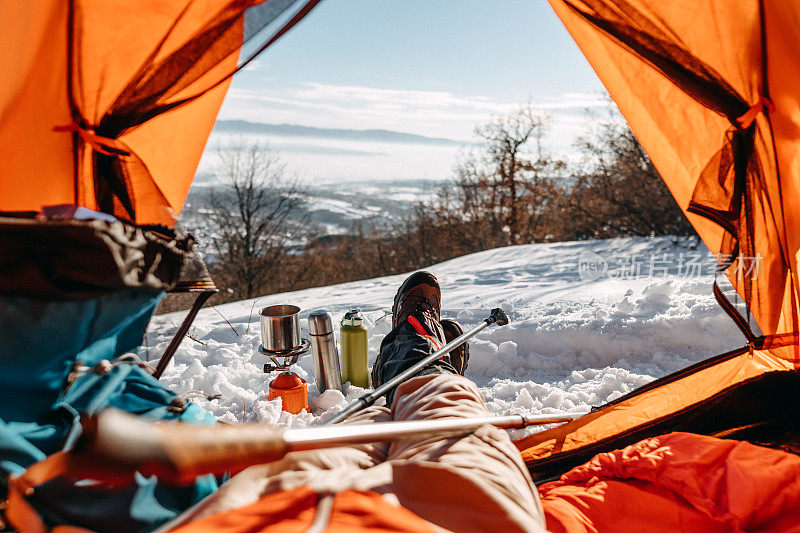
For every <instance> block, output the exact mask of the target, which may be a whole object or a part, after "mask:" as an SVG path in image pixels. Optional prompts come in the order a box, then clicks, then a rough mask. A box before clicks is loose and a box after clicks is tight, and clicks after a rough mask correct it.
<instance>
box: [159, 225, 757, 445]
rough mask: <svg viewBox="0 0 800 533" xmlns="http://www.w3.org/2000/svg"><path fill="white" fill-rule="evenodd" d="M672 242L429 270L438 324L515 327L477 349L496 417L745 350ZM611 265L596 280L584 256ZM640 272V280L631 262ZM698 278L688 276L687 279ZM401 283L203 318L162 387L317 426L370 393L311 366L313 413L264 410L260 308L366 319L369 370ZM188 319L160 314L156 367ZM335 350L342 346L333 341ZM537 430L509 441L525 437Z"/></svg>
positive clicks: (475, 362) (545, 408) (297, 295)
mask: <svg viewBox="0 0 800 533" xmlns="http://www.w3.org/2000/svg"><path fill="white" fill-rule="evenodd" d="M676 241H677V239H676V238H672V237H660V238H628V239H610V240H605V241H582V242H567V243H555V244H531V245H521V246H512V247H506V248H499V249H495V250H488V251H484V252H479V253H476V254H472V255H469V256H464V257H459V258H456V259H452V260H450V261H446V262H444V263H441V264H438V265H434V266H432V267H430V268H429V269H428V270H430V271H431V272H433V273H434V274H435V275H436V276H437V277H438V278H439V281H440V283H441V286H442V300H443V301H442V316H443V317H449V318H455V319H457V320H458V321H459V322H460V323H461V324H462V325H463V326H464V328H465V329H469V328H472V327H475V326H476V325H478V324H479V323H480V321H481V320H483V319H484V318H485V317H486V316H488V314H489V311H490V310H491V309H492V308H494V307H501V308H502V309H503V310H504V311H505V312H506V313H507V314H508V315H509V318H510V320H511V323H510V324H509V325H508V326H505V327H490V328H487V329H486V330H484V331H483V332H481V333H480V334H478V335H477V336H476V337H475V338H474V339H473V340H472V341H471V342H470V361H469V367H468V369H467V374H466V375H467V377H469V378H470V379H472V380H473V381H475V383H476V384H477V385H478V386H479V387H480V389H481V392H482V393H483V395H484V397H485V399H486V401H487V405H488V407H489V410H490V411H491V412H492V413H494V414H497V415H504V414H512V413H520V414H551V413H559V412H565V411H573V410H585V409H589V408H590V407H592V406H598V405H601V404H603V403H605V402H608V401H610V400H613V399H615V398H618V397H619V396H621V395H623V394H626V393H628V392H630V391H632V390H633V389H635V388H637V387H639V386H641V385H644V384H646V383H647V382H649V381H651V380H652V379H655V378H657V377H661V376H664V375H666V374H669V373H671V372H674V371H676V370H679V369H681V368H683V367H686V366H688V365H690V364H692V363H695V362H697V361H700V360H703V359H705V358H707V357H710V356H712V355H715V354H717V353H721V352H723V351H726V350H729V349H732V348H735V347H738V346H741V345H742V344H743V343H744V339H743V337H742V336H741V334H740V333H739V331H738V329H737V328H736V326H735V325H734V324H733V322H732V321H731V320H730V319H729V318H728V317H727V316H726V315H725V313H724V312H723V311H722V309H721V308H720V307H719V306H718V305H717V303H716V301H715V300H714V297H713V295H712V292H711V284H712V282H713V265H714V259H713V257H711V256H710V255H709V254H708V251H707V250H706V249H705V248H702V245H700V247H698V248H697V249H692V248H691V247H689V246H687V243H685V242H683V243H678V242H676ZM587 256H591V257H593V258H595V257H599V258H600V260H602V261H605V262H606V263H607V264H606V270H605V273H604V274H603V275H602V276H600V277H598V278H596V279H593V276H587V275H584V274H585V272H583V271H581V265H580V261H581V258H582V257H584V258H585V257H587ZM637 264H638V270H637V268H635V267H636V265H637ZM689 267H691V268H689ZM405 277H406V274H403V275H397V276H388V277H383V278H376V279H370V280H364V281H358V282H352V283H344V284H340V285H333V286H329V287H318V288H313V289H306V290H302V291H296V292H290V293H283V294H274V295H269V296H264V297H261V298H256V299H254V300H246V301H240V302H234V303H229V304H225V305H221V306H218V307H216V308H215V309H204V310H203V311H201V312H200V314H199V315H198V317H197V320H196V321H195V323H194V325H193V327H192V328H191V330H190V332H189V335H190V337H188V338H186V339H185V340H184V341H183V343H182V344H181V347H180V348H179V349H178V351H177V353H176V354H175V358H174V359H173V362H172V363H171V364H170V366H169V367H168V368H167V370H166V372H165V373H164V375H163V377H162V378H161V379H162V382H164V383H165V384H166V385H167V386H168V387H170V388H171V389H173V390H175V391H176V392H179V393H185V392H189V391H201V392H202V393H205V394H207V395H219V398H218V399H213V400H206V399H203V398H201V399H199V400H197V401H198V403H199V404H200V405H201V406H203V407H204V408H206V409H208V410H209V411H211V412H212V413H213V414H214V415H215V416H217V417H218V418H219V419H220V420H222V421H225V422H238V421H260V422H267V423H271V424H277V425H281V426H287V427H304V426H308V425H311V424H314V423H315V422H316V421H317V420H318V419H319V418H320V417H324V416H326V415H329V414H332V413H334V412H336V411H337V410H339V409H342V408H343V407H344V406H345V405H346V404H347V403H348V402H349V401H352V400H354V399H355V398H357V397H358V396H359V395H360V394H362V393H363V392H364V391H363V389H360V388H358V387H354V386H350V384H345V386H344V393H340V392H338V391H327V392H326V393H324V394H320V393H319V391H318V390H317V388H316V386H315V385H314V376H313V368H312V363H311V358H310V357H309V356H308V355H306V356H304V357H302V358H301V359H300V362H299V364H298V365H296V366H295V368H294V370H295V371H296V372H297V374H299V375H300V377H302V378H304V379H305V380H306V381H308V390H309V403H310V407H311V412H310V413H308V412H303V413H300V414H299V415H290V414H288V413H285V412H282V411H281V409H280V400H275V401H269V400H267V399H266V398H267V394H268V388H267V384H268V383H269V381H270V380H271V379H272V378H274V377H275V375H274V374H265V373H264V372H263V366H264V363H265V362H266V358H265V357H264V356H262V355H260V354H259V353H258V350H257V348H258V345H259V344H260V342H261V339H260V325H259V315H258V312H259V309H261V308H262V307H265V306H268V305H274V304H279V303H291V304H294V305H298V306H299V307H300V308H301V309H302V312H301V324H302V329H303V332H302V334H303V337H307V336H308V331H307V329H306V328H307V322H306V320H305V319H306V317H307V316H308V314H309V313H310V312H311V311H314V310H317V309H326V310H328V311H330V312H331V313H332V314H333V316H334V320H338V319H340V318H341V317H342V316H343V315H344V313H345V311H347V310H349V309H352V308H360V309H361V310H362V312H363V313H364V316H365V325H366V326H367V328H368V330H369V352H370V357H369V359H370V361H369V362H370V365H371V364H372V363H373V362H374V360H375V357H376V355H377V352H378V349H379V347H380V342H381V340H382V339H383V337H384V336H385V335H386V334H387V333H388V332H389V330H390V329H391V318H390V317H389V314H390V313H391V305H392V298H393V296H394V294H395V291H396V289H397V287H398V286H399V284H400V283H402V281H403V279H405ZM182 320H183V314H182V313H174V314H169V315H162V316H158V317H155V318H154V319H153V321H152V323H151V325H150V327H149V330H148V334H147V338H146V344H145V345H146V346H147V347H148V348H147V354H146V355H147V356H149V358H150V359H151V360H154V359H157V357H158V356H159V354H161V353H163V352H164V350H165V349H166V347H167V345H168V344H169V341H170V339H171V338H172V336H173V335H174V334H175V331H176V329H177V326H178V325H179V324H180V322H181V321H182ZM337 340H338V338H337ZM532 431H537V429H535V428H528V429H526V430H523V431H515V432H513V433H512V435H513V436H514V437H515V438H517V437H521V436H522V435H524V434H528V433H530V432H532Z"/></svg>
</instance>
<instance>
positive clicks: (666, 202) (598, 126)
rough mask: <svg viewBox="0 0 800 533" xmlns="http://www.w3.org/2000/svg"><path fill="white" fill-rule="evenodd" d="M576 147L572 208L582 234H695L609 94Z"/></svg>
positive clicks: (603, 236) (594, 235)
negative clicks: (579, 159)
mask: <svg viewBox="0 0 800 533" xmlns="http://www.w3.org/2000/svg"><path fill="white" fill-rule="evenodd" d="M608 102H609V106H608V107H607V112H606V114H604V115H600V116H598V115H597V114H594V115H592V114H590V115H589V118H590V119H591V120H592V122H593V123H594V127H593V128H592V129H591V130H590V131H589V133H588V134H587V135H586V136H584V137H583V138H581V139H579V140H578V143H577V146H578V148H579V149H580V151H581V153H582V154H583V161H582V162H581V164H580V167H579V168H577V169H576V170H575V172H574V174H575V176H576V177H575V183H574V186H573V188H572V191H571V194H570V198H569V200H570V203H571V209H572V210H573V212H574V213H575V217H574V218H575V220H576V221H578V222H579V224H578V228H576V229H577V232H578V233H579V234H582V235H579V236H583V237H595V238H597V237H599V238H608V237H615V236H618V235H640V236H648V235H694V229H693V228H692V226H691V224H689V221H688V220H687V219H686V217H685V216H684V214H683V213H682V212H681V210H680V208H679V207H678V205H677V203H676V202H675V199H674V198H673V197H672V194H671V193H670V192H669V189H668V188H667V186H666V184H665V183H664V180H662V179H661V176H660V175H659V174H658V171H656V168H655V167H654V166H653V163H652V162H651V161H650V158H649V157H648V156H647V154H646V153H645V151H644V149H643V148H642V145H641V144H639V141H638V140H637V139H636V137H635V136H634V135H633V131H631V129H630V127H629V126H628V124H627V123H626V122H625V121H624V119H623V118H622V116H621V115H620V113H619V111H618V110H617V108H616V106H614V105H613V103H612V102H611V99H610V98H609V99H608Z"/></svg>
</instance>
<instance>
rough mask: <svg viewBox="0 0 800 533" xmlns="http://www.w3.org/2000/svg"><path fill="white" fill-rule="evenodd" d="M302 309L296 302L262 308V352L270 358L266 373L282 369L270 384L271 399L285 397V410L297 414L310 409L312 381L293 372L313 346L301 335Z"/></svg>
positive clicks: (265, 369)
mask: <svg viewBox="0 0 800 533" xmlns="http://www.w3.org/2000/svg"><path fill="white" fill-rule="evenodd" d="M299 313H300V308H299V307H297V306H296V305H272V306H269V307H265V308H263V309H262V310H261V312H260V314H261V342H262V344H261V345H259V347H258V351H259V353H261V354H262V355H266V356H267V357H269V358H270V362H267V363H264V372H265V373H270V372H274V371H279V372H280V374H278V377H276V378H275V379H273V380H272V381H270V383H269V396H268V399H270V400H274V399H276V398H281V404H282V409H283V410H284V411H286V412H289V413H292V414H297V413H299V412H300V411H302V410H303V409H305V410H308V384H307V383H306V381H305V380H304V379H303V378H301V377H300V376H298V375H297V374H295V373H294V372H292V371H291V367H292V365H294V364H296V363H297V361H298V359H300V356H301V355H303V354H304V353H306V352H307V351H308V350H309V348H310V347H311V343H310V342H309V340H308V339H301V338H300V315H299Z"/></svg>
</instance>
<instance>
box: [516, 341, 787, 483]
mask: <svg viewBox="0 0 800 533" xmlns="http://www.w3.org/2000/svg"><path fill="white" fill-rule="evenodd" d="M723 359H724V360H721V361H719V362H717V363H716V364H713V365H710V366H709V367H708V368H702V369H698V370H695V371H689V372H687V375H685V376H681V377H680V378H679V379H674V380H672V381H670V382H667V383H663V384H660V386H656V387H653V388H652V389H650V390H646V389H644V390H640V391H637V393H634V394H632V395H631V397H630V398H621V399H620V400H619V401H617V402H612V403H611V404H609V405H606V406H604V407H601V408H600V409H598V410H596V411H594V412H592V413H589V414H587V415H585V416H582V417H580V418H578V419H577V420H574V421H572V422H569V423H567V424H564V425H562V426H558V427H556V428H553V429H550V430H547V431H542V432H540V433H534V434H532V435H529V436H527V437H523V438H521V439H518V440H516V441H514V444H516V446H517V448H519V450H520V452H521V453H522V458H523V459H524V460H525V462H526V463H529V464H530V465H532V468H534V469H535V468H536V464H537V462H538V461H541V460H543V459H545V458H548V457H551V456H553V455H556V454H566V453H569V452H571V451H573V450H577V449H579V448H582V447H587V446H596V445H597V444H598V443H602V441H603V439H611V438H613V437H615V436H616V435H619V434H620V433H622V432H625V431H628V430H631V429H632V428H646V427H647V425H648V424H650V423H651V422H652V421H654V420H659V419H661V418H663V417H666V416H670V415H672V414H674V413H680V412H686V410H687V409H690V408H691V407H692V406H696V405H702V403H703V402H704V401H705V400H707V399H708V398H710V397H712V396H714V395H716V394H719V393H720V392H721V391H723V390H725V389H726V388H728V387H729V386H730V385H731V384H732V383H739V382H742V381H745V380H749V379H752V378H754V377H757V376H759V375H761V374H763V373H765V372H771V371H783V370H790V369H791V368H792V365H791V363H789V362H787V361H784V360H782V359H777V358H775V357H773V356H772V355H771V354H770V353H768V352H765V351H763V350H760V351H759V350H756V351H753V352H750V351H748V350H746V349H743V350H739V351H737V352H732V353H731V354H729V356H728V357H726V358H723ZM689 370H692V369H689ZM640 438H641V437H640ZM629 442H630V441H629ZM606 449H607V448H606ZM595 453H596V452H595Z"/></svg>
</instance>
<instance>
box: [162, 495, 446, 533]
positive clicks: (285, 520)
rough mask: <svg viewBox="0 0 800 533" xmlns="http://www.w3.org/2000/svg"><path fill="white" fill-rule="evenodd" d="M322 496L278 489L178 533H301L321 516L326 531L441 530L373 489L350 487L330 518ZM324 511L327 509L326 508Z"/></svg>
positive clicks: (397, 532) (336, 499) (335, 499)
mask: <svg viewBox="0 0 800 533" xmlns="http://www.w3.org/2000/svg"><path fill="white" fill-rule="evenodd" d="M319 498H320V496H319V495H318V494H317V493H316V492H314V491H313V490H312V489H310V488H308V487H299V488H297V489H295V490H291V491H287V492H275V493H272V494H270V495H268V496H265V497H264V498H262V499H260V500H259V501H257V502H256V503H254V504H252V505H248V506H246V507H240V508H238V509H233V510H230V511H226V512H224V513H219V514H215V515H212V516H209V517H206V518H202V519H200V520H197V521H196V522H190V523H188V524H186V525H184V526H181V527H178V528H177V529H174V530H173V531H174V532H175V533H189V532H191V533H204V532H208V533H225V532H231V533H233V532H239V531H264V532H267V531H269V532H275V533H279V532H280V533H290V532H291V533H294V532H297V533H301V532H305V531H308V530H309V527H310V526H311V524H312V523H313V522H314V520H315V518H316V519H317V520H319V522H320V523H321V524H327V525H326V526H325V527H323V528H322V529H320V531H322V530H324V531H325V532H326V533H368V532H375V531H377V532H381V531H385V532H390V531H391V532H393V533H433V532H435V531H440V530H439V528H435V527H433V526H432V525H431V524H430V523H429V522H428V521H426V520H423V519H422V518H420V517H418V516H417V515H415V514H414V513H412V512H411V511H408V510H406V509H404V508H403V507H399V506H396V505H392V504H390V503H389V502H387V501H386V500H385V499H384V498H383V496H381V495H380V494H378V493H376V492H372V491H355V490H345V491H342V492H340V493H338V494H336V495H335V496H334V497H333V506H332V507H331V509H330V516H329V517H326V516H324V515H325V510H324V507H323V506H322V505H319V506H318V502H319ZM321 509H322V510H321Z"/></svg>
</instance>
